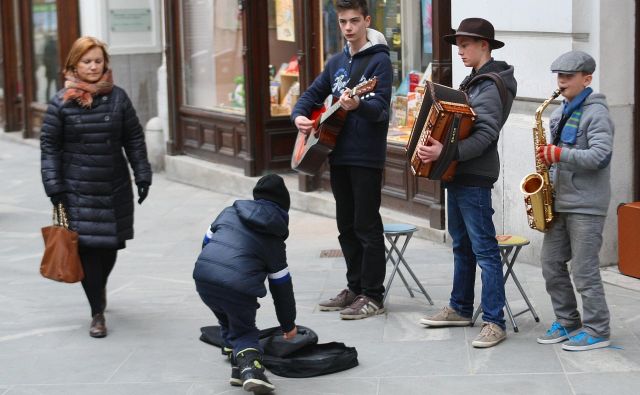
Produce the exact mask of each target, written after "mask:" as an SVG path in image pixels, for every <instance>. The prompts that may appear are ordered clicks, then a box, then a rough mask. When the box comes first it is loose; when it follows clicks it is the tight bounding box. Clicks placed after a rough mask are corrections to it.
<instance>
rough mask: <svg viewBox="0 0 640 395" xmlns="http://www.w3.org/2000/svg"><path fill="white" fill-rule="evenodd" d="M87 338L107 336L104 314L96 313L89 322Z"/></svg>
mask: <svg viewBox="0 0 640 395" xmlns="http://www.w3.org/2000/svg"><path fill="white" fill-rule="evenodd" d="M89 336H91V337H97V338H100V337H105V336H107V326H106V325H105V322H104V314H102V313H98V314H96V315H94V316H93V319H92V320H91V327H90V328H89Z"/></svg>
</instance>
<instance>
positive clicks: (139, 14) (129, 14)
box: [109, 8, 151, 32]
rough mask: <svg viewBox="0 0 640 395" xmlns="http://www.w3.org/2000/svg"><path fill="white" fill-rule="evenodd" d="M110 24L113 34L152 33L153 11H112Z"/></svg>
mask: <svg viewBox="0 0 640 395" xmlns="http://www.w3.org/2000/svg"><path fill="white" fill-rule="evenodd" d="M109 12H110V14H111V15H110V16H111V18H109V22H110V25H111V31H112V32H148V31H151V9H149V8H137V9H117V10H110V11H109Z"/></svg>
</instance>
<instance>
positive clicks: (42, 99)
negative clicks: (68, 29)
mask: <svg viewBox="0 0 640 395" xmlns="http://www.w3.org/2000/svg"><path fill="white" fill-rule="evenodd" d="M31 21H32V29H33V30H32V34H33V51H34V63H33V80H34V95H35V101H37V102H39V103H46V102H48V101H49V100H50V99H51V97H52V96H53V95H54V94H55V93H56V91H57V90H58V89H60V88H62V86H61V84H60V78H58V76H59V74H58V72H59V69H60V64H59V61H58V59H59V56H58V40H57V37H58V15H57V9H56V3H55V0H33V1H32V3H31Z"/></svg>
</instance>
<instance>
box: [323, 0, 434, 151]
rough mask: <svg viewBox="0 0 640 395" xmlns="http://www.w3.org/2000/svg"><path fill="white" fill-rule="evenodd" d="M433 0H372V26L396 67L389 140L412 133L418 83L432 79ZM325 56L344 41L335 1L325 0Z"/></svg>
mask: <svg viewBox="0 0 640 395" xmlns="http://www.w3.org/2000/svg"><path fill="white" fill-rule="evenodd" d="M431 5H432V0H411V1H403V0H369V14H370V15H371V25H370V27H371V28H372V29H375V30H378V31H379V32H381V33H382V34H383V35H384V36H385V38H386V40H387V44H388V45H389V56H390V58H391V63H392V67H393V83H392V98H391V117H390V120H389V123H390V125H389V126H390V127H389V141H395V142H398V143H404V142H406V140H407V139H408V137H409V133H410V131H411V127H412V126H413V122H414V120H415V114H416V112H417V109H418V107H419V105H420V102H421V96H420V94H419V93H418V92H416V87H417V86H418V85H419V84H424V82H425V80H427V79H431V62H432V60H433V49H432V21H431V15H432V13H431ZM321 12H322V16H323V25H322V29H323V30H322V38H323V55H324V60H323V61H326V59H327V58H328V57H329V56H330V55H331V54H333V53H336V52H338V51H340V50H342V47H343V45H344V43H343V39H342V36H341V34H340V28H339V26H338V24H337V18H338V16H337V15H336V12H335V9H334V6H333V1H331V0H323V1H322V10H321Z"/></svg>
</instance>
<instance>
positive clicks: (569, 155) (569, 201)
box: [549, 93, 614, 216]
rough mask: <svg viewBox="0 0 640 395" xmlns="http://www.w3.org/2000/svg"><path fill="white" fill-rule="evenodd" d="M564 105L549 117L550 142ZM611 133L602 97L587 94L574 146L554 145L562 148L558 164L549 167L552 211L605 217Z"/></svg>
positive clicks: (611, 150)
mask: <svg viewBox="0 0 640 395" xmlns="http://www.w3.org/2000/svg"><path fill="white" fill-rule="evenodd" d="M566 104H567V103H566V102H565V103H563V104H562V106H560V107H559V108H557V109H556V110H555V111H554V112H553V113H552V114H551V119H550V121H549V129H550V130H551V141H550V143H551V142H553V140H554V137H555V136H556V134H557V133H559V132H560V131H558V130H556V129H557V128H558V122H559V121H560V118H561V116H562V110H563V109H564V106H565V105H566ZM613 131H614V126H613V122H612V121H611V117H610V116H609V108H608V106H607V99H606V97H605V95H603V94H601V93H592V94H590V95H589V96H588V97H587V98H586V99H585V101H584V103H583V107H582V116H581V117H580V125H579V127H578V133H577V138H576V143H575V144H574V145H569V144H565V143H562V142H560V143H558V146H559V147H562V152H561V154H560V161H559V162H558V163H556V164H554V165H553V166H551V174H550V176H551V182H552V184H553V187H554V193H555V201H554V204H555V207H554V208H555V211H558V212H565V213H580V214H591V215H602V216H605V215H607V209H608V208H609V200H610V199H611V185H610V183H609V180H610V173H611V171H610V169H611V166H610V163H611V155H612V153H613Z"/></svg>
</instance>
